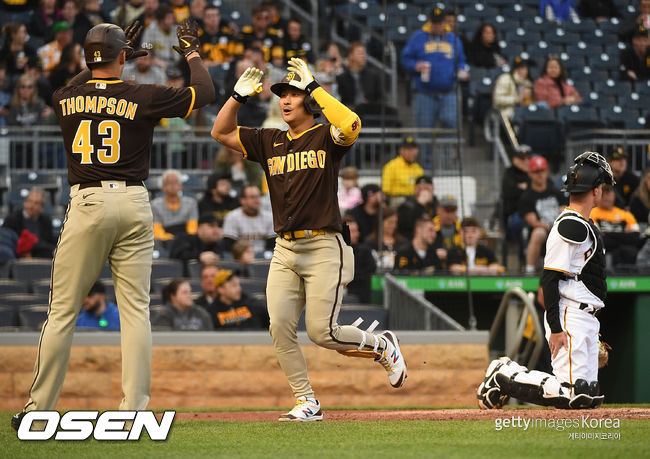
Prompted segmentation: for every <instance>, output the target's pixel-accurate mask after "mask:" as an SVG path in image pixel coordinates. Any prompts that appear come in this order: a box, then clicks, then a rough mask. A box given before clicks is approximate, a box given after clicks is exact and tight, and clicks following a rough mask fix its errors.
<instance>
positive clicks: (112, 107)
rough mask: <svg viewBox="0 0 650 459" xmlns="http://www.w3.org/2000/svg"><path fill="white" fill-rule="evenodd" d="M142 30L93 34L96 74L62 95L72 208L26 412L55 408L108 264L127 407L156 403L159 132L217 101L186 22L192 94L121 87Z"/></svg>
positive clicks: (105, 29) (87, 47)
mask: <svg viewBox="0 0 650 459" xmlns="http://www.w3.org/2000/svg"><path fill="white" fill-rule="evenodd" d="M140 30H141V27H140V26H139V24H137V23H134V24H132V25H130V26H129V27H127V29H126V33H125V31H123V30H122V29H121V28H120V27H118V26H116V25H113V24H99V25H97V26H95V27H93V28H92V29H90V31H89V32H88V34H87V35H86V40H85V43H84V53H85V57H86V63H87V64H88V67H89V69H87V70H84V71H82V72H81V73H80V74H78V75H77V76H75V77H74V78H73V79H72V80H71V81H70V83H69V84H68V85H67V86H65V87H62V88H59V89H58V90H56V91H55V92H54V96H53V100H52V105H53V106H54V110H55V111H56V115H57V118H58V120H59V124H60V126H61V131H62V133H63V141H64V144H65V148H66V153H67V161H68V181H69V182H70V185H71V189H70V203H69V205H68V209H67V211H66V217H65V220H64V223H63V228H62V231H61V235H60V237H59V241H58V244H57V248H56V251H55V256H54V261H53V264H52V278H51V290H50V307H49V312H48V318H47V321H46V322H45V324H44V325H43V329H42V331H41V337H40V340H39V344H38V355H37V358H36V364H35V367H34V380H33V382H32V385H31V387H30V389H29V401H28V402H27V404H26V405H25V408H24V409H23V411H22V412H21V413H18V414H16V415H15V416H14V417H13V419H12V426H13V427H14V428H16V429H18V427H19V426H20V421H21V420H22V417H23V416H24V414H25V412H26V411H31V410H54V409H55V408H56V404H57V401H58V399H59V394H60V393H61V387H62V385H63V379H64V377H65V373H66V368H67V366H68V360H69V356H70V345H71V342H72V335H73V332H74V328H75V323H76V321H77V316H78V314H79V310H80V307H81V304H82V303H83V298H84V297H85V296H86V294H87V293H88V291H89V290H90V287H91V286H92V285H93V283H94V282H95V281H96V280H97V278H98V277H99V274H100V272H101V270H102V267H103V266H104V264H105V263H106V260H108V261H109V263H110V267H111V271H112V273H113V281H114V283H115V294H116V297H117V303H118V307H119V309H120V325H121V330H122V331H121V333H122V390H123V392H124V398H123V400H122V403H121V405H120V409H124V410H142V409H145V408H146V406H147V404H148V402H149V386H150V380H151V326H150V323H149V283H150V276H151V260H152V254H153V223H152V215H151V208H150V206H149V197H148V193H147V190H146V188H145V187H144V184H143V181H144V180H145V179H146V178H147V176H148V175H149V155H150V148H151V142H152V137H153V129H154V126H156V124H157V123H158V121H159V120H160V119H161V118H171V117H175V116H179V117H186V116H188V115H189V114H190V112H191V111H192V110H193V109H195V108H199V107H202V106H204V105H207V104H208V103H209V102H211V101H212V100H213V99H214V89H213V85H212V81H211V79H210V75H209V73H208V71H207V70H206V68H205V67H204V66H203V64H202V62H201V59H200V57H199V54H198V52H197V51H198V49H199V40H198V37H197V34H196V26H195V25H194V24H193V23H190V22H189V21H183V22H182V23H181V24H180V25H179V27H178V32H177V34H178V39H179V46H178V47H174V49H176V50H177V51H178V52H179V53H181V55H183V56H184V57H185V59H186V60H187V62H188V64H189V67H190V70H191V86H190V87H186V88H180V89H174V88H170V87H165V86H158V85H142V84H136V83H132V82H126V81H122V80H120V76H121V75H122V70H123V69H124V63H125V61H126V60H127V59H129V58H133V57H138V56H141V55H143V53H146V52H145V51H142V50H139V51H134V50H133V48H132V46H131V44H132V43H136V42H137V38H138V35H139V33H140Z"/></svg>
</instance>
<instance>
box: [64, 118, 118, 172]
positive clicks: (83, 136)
mask: <svg viewBox="0 0 650 459" xmlns="http://www.w3.org/2000/svg"><path fill="white" fill-rule="evenodd" d="M91 127H92V120H82V121H81V123H79V127H78V128H77V132H76V134H75V135H74V140H73V141H72V153H76V154H80V155H81V161H79V162H80V163H81V164H92V163H93V161H92V157H91V156H92V154H93V153H95V146H94V145H93V144H92V142H91V141H90V140H91V132H90V129H91ZM97 134H98V135H99V136H100V137H101V138H102V139H101V140H102V147H106V148H97V160H98V161H99V162H100V163H102V164H114V163H116V162H117V161H118V160H119V159H120V123H118V122H117V121H115V120H104V121H100V122H99V124H98V125H97Z"/></svg>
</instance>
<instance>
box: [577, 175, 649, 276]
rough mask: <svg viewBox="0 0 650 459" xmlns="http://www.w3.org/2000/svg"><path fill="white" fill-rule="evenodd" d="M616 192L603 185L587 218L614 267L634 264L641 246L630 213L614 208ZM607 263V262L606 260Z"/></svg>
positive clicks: (637, 231)
mask: <svg viewBox="0 0 650 459" xmlns="http://www.w3.org/2000/svg"><path fill="white" fill-rule="evenodd" d="M615 200H616V191H615V190H614V187H612V186H611V185H603V195H602V197H601V198H600V201H599V202H598V206H596V207H594V208H593V209H592V211H591V214H590V215H589V217H590V218H591V219H592V220H593V221H594V223H596V225H598V228H599V229H600V233H601V235H602V237H603V242H604V245H605V250H606V251H607V254H608V258H610V257H609V255H611V263H613V265H614V267H615V266H616V265H620V264H634V263H635V262H636V253H637V250H638V247H640V245H641V239H640V234H639V224H638V223H637V221H636V218H634V215H632V213H630V212H628V211H627V210H624V209H621V208H620V207H616V206H615V205H614V202H615ZM608 261H609V260H608ZM610 267H611V266H610Z"/></svg>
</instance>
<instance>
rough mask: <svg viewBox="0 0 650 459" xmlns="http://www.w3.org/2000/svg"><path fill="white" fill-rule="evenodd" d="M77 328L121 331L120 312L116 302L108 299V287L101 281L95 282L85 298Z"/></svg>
mask: <svg viewBox="0 0 650 459" xmlns="http://www.w3.org/2000/svg"><path fill="white" fill-rule="evenodd" d="M77 328H95V329H97V330H110V331H119V329H120V313H119V311H118V309H117V305H116V304H115V303H111V302H109V301H106V287H104V284H102V283H101V281H97V282H95V284H94V285H93V286H92V287H91V288H90V291H89V292H88V295H87V296H86V298H84V302H83V305H82V311H81V313H80V314H79V318H78V319H77Z"/></svg>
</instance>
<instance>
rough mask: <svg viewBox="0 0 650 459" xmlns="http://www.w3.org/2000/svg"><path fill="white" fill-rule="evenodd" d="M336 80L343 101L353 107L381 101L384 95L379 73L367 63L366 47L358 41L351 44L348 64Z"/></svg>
mask: <svg viewBox="0 0 650 459" xmlns="http://www.w3.org/2000/svg"><path fill="white" fill-rule="evenodd" d="M336 81H337V83H338V85H339V94H340V96H341V102H343V104H345V105H346V106H348V107H350V108H351V109H354V108H356V107H358V106H359V105H361V104H367V103H379V102H380V101H381V99H382V98H383V96H384V91H382V89H381V81H380V78H379V73H378V72H375V71H373V70H372V69H371V68H370V67H368V66H367V65H366V47H365V45H364V44H363V43H361V42H358V41H355V42H353V43H352V44H350V50H349V51H348V65H347V66H345V67H344V70H343V73H342V74H341V75H339V76H338V77H336Z"/></svg>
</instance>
